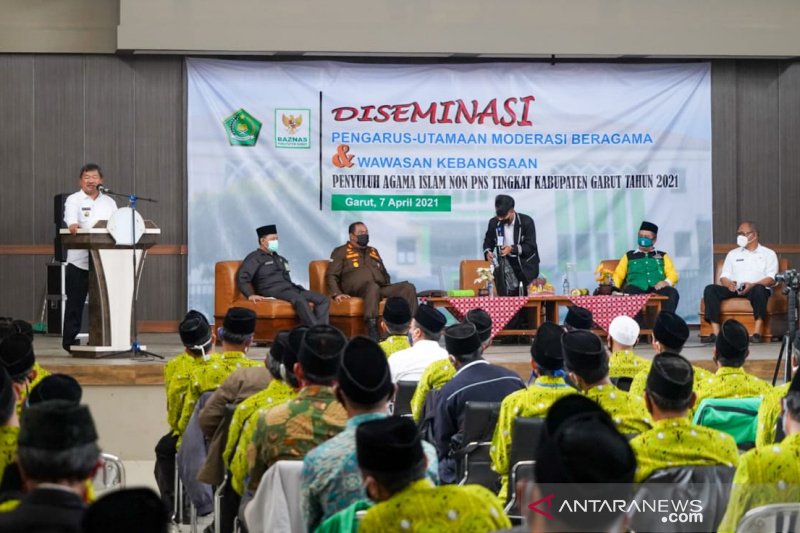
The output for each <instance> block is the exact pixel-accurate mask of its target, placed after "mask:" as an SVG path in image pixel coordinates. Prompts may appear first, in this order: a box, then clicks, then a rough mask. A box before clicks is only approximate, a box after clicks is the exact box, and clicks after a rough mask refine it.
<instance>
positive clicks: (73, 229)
mask: <svg viewBox="0 0 800 533" xmlns="http://www.w3.org/2000/svg"><path fill="white" fill-rule="evenodd" d="M69 232H70V234H71V235H75V234H76V233H78V225H77V224H70V225H69Z"/></svg>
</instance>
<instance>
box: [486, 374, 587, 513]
mask: <svg viewBox="0 0 800 533" xmlns="http://www.w3.org/2000/svg"><path fill="white" fill-rule="evenodd" d="M577 392H578V391H576V390H575V389H573V388H572V387H570V386H569V385H568V384H567V382H566V381H564V378H561V377H555V376H539V377H538V378H536V381H534V382H533V384H532V385H531V386H530V387H528V388H527V389H523V390H520V391H517V392H514V393H511V394H509V395H508V396H506V397H505V398H504V399H503V403H501V404H500V414H499V415H498V417H497V426H495V428H494V435H493V436H492V446H491V448H490V449H489V455H490V456H491V458H492V470H494V471H495V472H497V473H498V474H500V476H501V477H502V482H503V485H502V488H501V489H500V492H499V495H500V497H501V498H504V499H505V497H506V494H507V489H508V487H507V484H508V469H509V468H511V465H510V464H508V463H509V460H510V454H511V439H512V438H513V435H512V434H511V432H512V431H513V429H514V419H516V418H517V417H518V416H522V417H530V418H544V416H545V415H546V414H547V411H548V410H549V409H550V406H551V405H553V404H554V403H555V401H556V400H558V399H559V398H563V397H564V396H566V395H568V394H577Z"/></svg>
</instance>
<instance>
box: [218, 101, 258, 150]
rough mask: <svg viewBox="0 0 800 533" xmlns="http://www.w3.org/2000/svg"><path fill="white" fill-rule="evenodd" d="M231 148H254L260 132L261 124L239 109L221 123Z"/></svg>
mask: <svg viewBox="0 0 800 533" xmlns="http://www.w3.org/2000/svg"><path fill="white" fill-rule="evenodd" d="M223 124H225V131H226V133H227V134H228V142H229V143H231V146H255V145H256V141H258V134H259V132H260V131H261V122H259V121H258V119H256V118H255V117H254V116H253V115H251V114H250V113H248V112H247V111H245V110H244V109H239V110H238V111H236V112H235V113H234V114H233V115H231V116H229V117H228V118H226V119H225V121H224V122H223Z"/></svg>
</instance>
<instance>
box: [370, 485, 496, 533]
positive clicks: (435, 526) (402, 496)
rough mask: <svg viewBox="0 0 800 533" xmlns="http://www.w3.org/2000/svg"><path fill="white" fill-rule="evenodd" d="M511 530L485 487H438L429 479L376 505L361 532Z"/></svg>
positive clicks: (465, 532) (472, 532) (476, 532)
mask: <svg viewBox="0 0 800 533" xmlns="http://www.w3.org/2000/svg"><path fill="white" fill-rule="evenodd" d="M510 527H511V522H510V521H509V519H508V517H507V516H506V515H505V513H504V512H503V507H502V506H501V505H500V504H499V503H498V502H497V499H496V498H495V496H494V494H492V493H491V492H489V491H488V490H487V489H485V488H484V487H481V486H480V485H464V486H457V485H443V486H440V487H436V486H434V484H433V483H431V481H430V480H429V479H427V478H426V479H420V480H417V481H414V482H413V483H411V484H410V485H409V486H407V487H406V488H404V489H403V490H401V491H400V492H398V493H396V494H394V495H393V496H392V497H391V498H389V499H388V500H385V501H382V502H380V503H376V504H375V505H373V506H372V507H371V508H370V509H369V511H367V514H365V515H364V518H362V520H361V523H360V525H359V529H358V531H359V532H360V533H384V532H385V533H389V532H396V531H409V532H420V533H421V532H423V531H424V532H429V531H458V532H459V533H484V532H486V531H497V530H499V529H508V528H510Z"/></svg>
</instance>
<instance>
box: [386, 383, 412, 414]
mask: <svg viewBox="0 0 800 533" xmlns="http://www.w3.org/2000/svg"><path fill="white" fill-rule="evenodd" d="M415 390H417V382H416V381H398V382H397V395H396V396H395V398H394V410H393V411H392V414H394V415H395V416H406V417H408V416H411V398H412V397H413V396H414V391H415Z"/></svg>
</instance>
